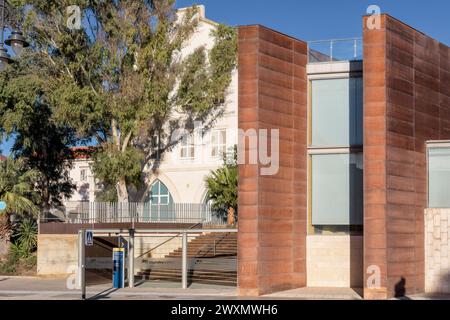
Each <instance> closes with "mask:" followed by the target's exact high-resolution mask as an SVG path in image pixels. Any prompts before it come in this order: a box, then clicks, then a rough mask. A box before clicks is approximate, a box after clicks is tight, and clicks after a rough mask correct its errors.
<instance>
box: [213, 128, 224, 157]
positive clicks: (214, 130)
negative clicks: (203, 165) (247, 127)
mask: <svg viewBox="0 0 450 320" xmlns="http://www.w3.org/2000/svg"><path fill="white" fill-rule="evenodd" d="M221 132H225V141H220V142H219V140H221V137H222V135H221V134H219V133H221ZM215 133H217V134H218V136H217V138H218V139H217V143H216V144H213V136H214V134H215ZM227 140H228V139H227V129H226V128H216V129H213V130H212V131H211V140H210V141H211V143H210V145H211V147H210V152H209V156H210V158H211V159H218V158H221V157H222V156H223V154H224V153H226V152H227ZM214 146H216V147H217V151H218V154H217V155H213V148H214ZM222 149H223V152H220V151H221V150H222Z"/></svg>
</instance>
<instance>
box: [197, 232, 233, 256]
mask: <svg viewBox="0 0 450 320" xmlns="http://www.w3.org/2000/svg"><path fill="white" fill-rule="evenodd" d="M225 237H227V234H225V235H223V236H222V238H220V239H216V238H214V243H213V248H212V249H213V254H214V257H215V256H216V246H217V243H220V242H221V241H222V240H224V239H225ZM210 246H211V243H207V244H205V245H203V246H202V247H201V249H200V250H198V253H201V252H202V251H203V250H204V248H205V247H210ZM208 252H209V251H208V250H207V251H206V252H205V253H204V254H208Z"/></svg>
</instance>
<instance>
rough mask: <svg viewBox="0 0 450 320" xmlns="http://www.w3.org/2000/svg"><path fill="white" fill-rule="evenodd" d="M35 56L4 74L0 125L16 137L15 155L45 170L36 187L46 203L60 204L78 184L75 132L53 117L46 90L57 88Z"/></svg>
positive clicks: (17, 64) (52, 108)
mask: <svg viewBox="0 0 450 320" xmlns="http://www.w3.org/2000/svg"><path fill="white" fill-rule="evenodd" d="M40 67H41V63H40V61H39V60H37V59H36V57H35V56H33V55H30V54H25V55H24V57H23V59H21V60H18V61H17V63H16V64H15V66H14V68H10V69H9V70H8V71H7V72H2V73H1V74H0V79H1V80H0V82H1V85H0V127H1V128H2V129H3V131H4V132H5V133H6V135H7V136H9V137H11V136H13V137H14V139H15V140H14V144H13V146H12V150H11V152H12V155H13V157H14V158H16V159H17V158H21V159H24V160H25V162H26V165H27V167H28V168H30V169H35V170H37V171H38V172H40V173H41V175H40V178H39V179H38V181H36V187H37V189H38V190H39V192H40V194H41V201H42V204H43V206H49V205H51V204H58V205H59V204H60V200H61V199H62V197H63V196H70V195H71V193H72V192H73V189H74V185H73V184H72V183H71V181H70V178H69V175H68V167H70V160H71V153H70V149H69V146H70V145H72V144H74V143H75V141H76V136H75V131H74V130H73V129H71V128H70V127H67V126H64V125H59V124H57V123H56V122H55V121H54V119H53V111H54V108H55V104H54V103H53V104H52V103H50V102H49V100H48V97H47V96H46V95H45V92H46V91H50V90H53V88H54V87H55V84H54V81H53V79H52V78H53V76H52V75H51V74H47V75H46V74H45V72H46V69H45V68H40Z"/></svg>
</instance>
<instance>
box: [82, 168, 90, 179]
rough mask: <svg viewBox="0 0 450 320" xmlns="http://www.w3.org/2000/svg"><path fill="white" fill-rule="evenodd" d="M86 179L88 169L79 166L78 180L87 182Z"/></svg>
mask: <svg viewBox="0 0 450 320" xmlns="http://www.w3.org/2000/svg"><path fill="white" fill-rule="evenodd" d="M83 173H84V174H83ZM88 180H89V179H88V169H87V168H85V167H83V168H80V182H87V181H88Z"/></svg>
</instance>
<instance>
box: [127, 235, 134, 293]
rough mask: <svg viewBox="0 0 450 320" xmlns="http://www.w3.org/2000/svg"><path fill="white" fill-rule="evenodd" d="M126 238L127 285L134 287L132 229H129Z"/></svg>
mask: <svg viewBox="0 0 450 320" xmlns="http://www.w3.org/2000/svg"><path fill="white" fill-rule="evenodd" d="M129 233H130V238H129V240H128V287H130V288H133V287H134V229H130V230H129Z"/></svg>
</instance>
